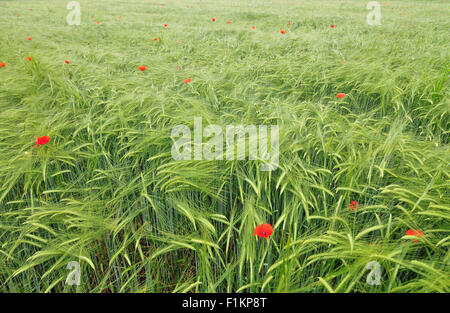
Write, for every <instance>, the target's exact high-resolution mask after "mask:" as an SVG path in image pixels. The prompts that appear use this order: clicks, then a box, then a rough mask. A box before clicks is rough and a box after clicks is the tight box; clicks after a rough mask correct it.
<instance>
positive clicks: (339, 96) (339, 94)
mask: <svg viewBox="0 0 450 313" xmlns="http://www.w3.org/2000/svg"><path fill="white" fill-rule="evenodd" d="M345 96H346V94H345V93H343V92H340V93H338V94H337V95H336V97H337V98H339V99H342V98H344V97H345Z"/></svg>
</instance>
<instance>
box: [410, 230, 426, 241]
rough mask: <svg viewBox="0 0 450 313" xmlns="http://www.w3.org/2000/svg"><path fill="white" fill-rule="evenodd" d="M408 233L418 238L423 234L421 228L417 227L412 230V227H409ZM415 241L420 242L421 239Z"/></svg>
mask: <svg viewBox="0 0 450 313" xmlns="http://www.w3.org/2000/svg"><path fill="white" fill-rule="evenodd" d="M406 235H408V236H416V237H418V238H420V237H422V236H423V232H421V231H420V230H418V229H416V230H412V229H408V230H407V231H406ZM413 241H414V242H419V240H413Z"/></svg>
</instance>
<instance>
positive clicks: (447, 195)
mask: <svg viewBox="0 0 450 313" xmlns="http://www.w3.org/2000/svg"><path fill="white" fill-rule="evenodd" d="M68 2H69V1H59V0H48V1H44V0H38V1H26V0H25V1H12V0H10V1H8V0H6V1H5V0H0V30H1V31H0V62H4V63H5V64H6V65H5V66H4V67H2V68H0V112H1V113H0V292H236V291H238V292H241V291H242V292H449V289H450V275H449V273H450V270H449V269H450V268H449V261H450V260H449V244H450V237H449V232H450V227H449V226H450V224H449V219H450V211H449V210H450V192H449V190H450V179H449V174H450V169H449V162H450V150H449V129H450V128H449V114H450V100H449V99H450V97H449V96H450V88H449V74H450V59H449V42H450V32H449V30H450V11H449V9H450V2H449V1H442V0H426V1H425V0H424V1H400V0H399V1H379V2H380V4H381V25H380V26H369V25H367V23H366V16H367V14H368V13H369V10H367V9H366V5H367V3H368V2H369V1H360V0H358V1H357V0H347V1H345V0H343V1H338V0H319V1H288V0H280V1H263V0H260V1H258V0H250V1H244V0H242V1H236V0H231V1H225V0H221V1H217V0H214V1H212V0H202V1H200V0H195V1H194V0H184V1H181V0H179V1H175V0H173V1H143V0H133V1H113V0H103V1H83V0H81V1H79V3H80V6H81V25H80V26H69V25H68V24H67V22H66V16H67V14H68V13H69V12H70V11H69V10H67V8H66V5H67V3H68ZM213 18H215V21H214V22H213V20H212V19H213ZM227 21H229V22H230V23H226V22H227ZM164 24H167V27H165V26H164ZM331 25H334V28H332V27H331ZM253 26H254V27H253ZM282 29H283V30H285V34H282V33H281V32H280V31H281V30H282ZM28 37H32V40H28V39H27V38H28ZM155 38H156V39H157V40H155ZM27 57H31V58H32V59H31V61H29V60H27ZM65 60H68V61H69V62H70V63H69V64H66V63H65ZM141 65H145V66H146V67H147V69H146V70H145V71H140V70H139V69H138V68H137V66H141ZM187 78H189V79H191V82H190V83H189V84H185V83H184V80H185V79H187ZM337 93H345V94H346V97H344V98H342V99H338V98H336V94H337ZM194 116H201V117H202V118H203V124H204V125H207V124H218V125H222V126H224V128H225V125H237V124H244V125H248V124H252V125H272V124H277V125H279V127H280V163H279V168H278V169H277V170H276V171H273V172H261V171H260V167H259V165H260V164H261V163H260V161H249V160H244V161H237V160H236V161H194V160H193V161H175V160H173V159H172V156H171V146H172V142H173V141H172V139H171V138H170V134H171V129H172V128H173V127H174V126H175V125H178V124H186V125H188V126H190V127H191V129H192V125H193V121H194ZM44 135H45V136H49V137H50V138H51V139H50V142H49V143H47V144H46V145H45V146H41V147H39V148H36V145H35V143H34V141H35V140H36V136H44ZM351 201H357V202H358V204H359V207H358V208H357V209H356V210H355V211H353V210H350V208H349V204H350V203H351ZM262 223H270V224H271V225H272V226H273V227H274V232H273V235H272V236H271V237H270V239H269V240H265V239H262V238H258V239H256V237H255V236H253V230H254V228H255V226H256V225H258V224H262ZM409 229H419V230H421V231H422V232H423V233H424V236H423V237H421V238H418V242H415V241H414V240H413V239H414V238H411V236H406V231H407V230H409ZM405 236H406V237H405ZM71 261H77V262H79V263H80V265H81V283H80V285H79V286H76V285H72V286H71V285H68V284H67V283H65V281H66V278H67V276H68V274H69V272H70V270H69V269H66V266H67V264H68V263H69V262H71ZM371 261H376V262H378V263H379V264H380V265H381V284H380V285H369V284H367V282H366V277H367V275H368V274H369V272H370V271H369V270H367V269H366V264H367V263H369V262H371Z"/></svg>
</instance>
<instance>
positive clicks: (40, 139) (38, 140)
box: [36, 136, 50, 148]
mask: <svg viewBox="0 0 450 313" xmlns="http://www.w3.org/2000/svg"><path fill="white" fill-rule="evenodd" d="M49 141H50V137H49V136H42V137H39V136H38V137H37V138H36V148H39V146H43V145H45V144H46V143H48V142H49Z"/></svg>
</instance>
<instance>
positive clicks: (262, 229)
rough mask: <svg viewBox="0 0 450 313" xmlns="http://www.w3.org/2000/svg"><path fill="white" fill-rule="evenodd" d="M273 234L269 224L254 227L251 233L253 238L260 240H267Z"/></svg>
mask: <svg viewBox="0 0 450 313" xmlns="http://www.w3.org/2000/svg"><path fill="white" fill-rule="evenodd" d="M272 233H273V229H272V226H271V225H270V224H261V225H258V226H256V228H255V230H254V231H253V236H258V237H262V238H269V236H271V235H272Z"/></svg>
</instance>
